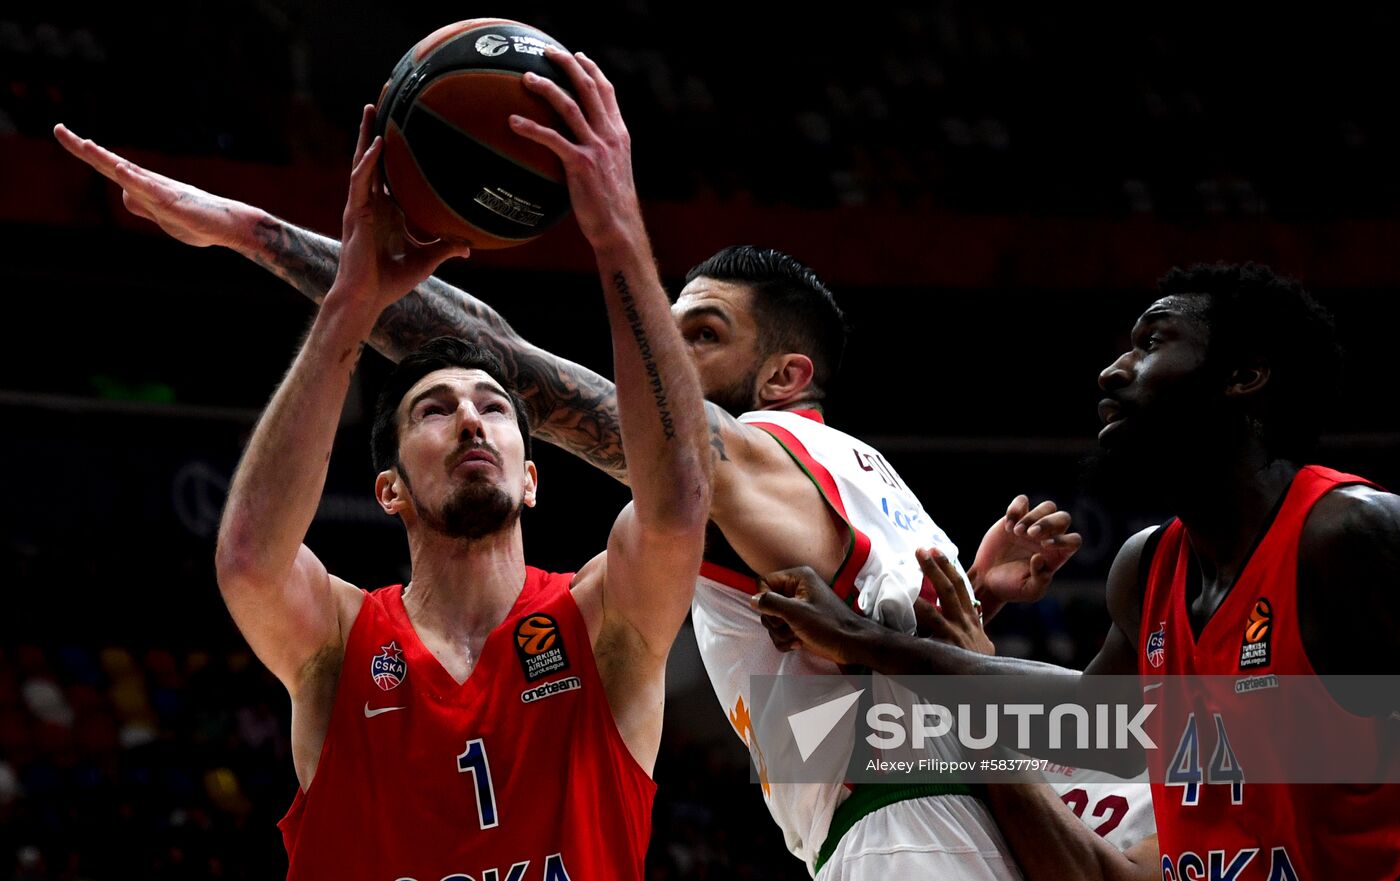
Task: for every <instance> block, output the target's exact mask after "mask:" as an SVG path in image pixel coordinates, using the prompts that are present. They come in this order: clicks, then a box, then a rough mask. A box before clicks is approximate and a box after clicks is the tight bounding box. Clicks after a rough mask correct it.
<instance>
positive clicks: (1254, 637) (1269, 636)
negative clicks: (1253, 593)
mask: <svg viewBox="0 0 1400 881" xmlns="http://www.w3.org/2000/svg"><path fill="white" fill-rule="evenodd" d="M1273 635H1274V607H1273V605H1272V604H1271V603H1270V602H1269V600H1268V599H1267V598H1266V597H1260V598H1259V599H1258V600H1257V601H1256V602H1255V603H1254V608H1253V609H1251V610H1250V613H1249V620H1248V621H1247V622H1245V625H1244V640H1243V642H1241V643H1240V669H1241V670H1247V669H1249V668H1251V667H1267V666H1269V656H1270V654H1271V652H1270V648H1269V647H1270V645H1271V644H1272V643H1273V641H1274V640H1273Z"/></svg>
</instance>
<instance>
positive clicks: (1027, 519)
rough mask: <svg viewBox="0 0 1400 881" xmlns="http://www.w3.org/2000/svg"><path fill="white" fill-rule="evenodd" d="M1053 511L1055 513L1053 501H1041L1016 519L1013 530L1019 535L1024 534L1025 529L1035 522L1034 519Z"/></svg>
mask: <svg viewBox="0 0 1400 881" xmlns="http://www.w3.org/2000/svg"><path fill="white" fill-rule="evenodd" d="M1053 513H1055V503H1054V502H1051V501H1044V502H1041V503H1040V504H1039V505H1036V506H1035V507H1034V508H1031V509H1030V510H1029V511H1027V512H1026V514H1025V516H1023V517H1022V518H1021V519H1020V520H1019V521H1017V523H1016V529H1015V532H1016V533H1017V534H1019V535H1025V534H1026V533H1027V531H1028V530H1029V529H1030V528H1031V527H1032V526H1034V525H1035V524H1036V521H1038V520H1040V518H1042V517H1047V516H1049V515H1050V514H1053Z"/></svg>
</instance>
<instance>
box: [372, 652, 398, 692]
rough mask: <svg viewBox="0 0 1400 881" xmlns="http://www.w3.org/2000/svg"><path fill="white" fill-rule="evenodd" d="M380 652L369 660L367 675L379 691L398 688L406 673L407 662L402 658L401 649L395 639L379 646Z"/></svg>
mask: <svg viewBox="0 0 1400 881" xmlns="http://www.w3.org/2000/svg"><path fill="white" fill-rule="evenodd" d="M379 651H380V654H377V655H375V656H374V657H373V658H371V659H370V662H369V675H370V676H371V677H373V678H374V684H375V685H377V686H379V689H380V690H381V691H389V690H391V689H394V688H398V687H399V685H401V684H402V683H403V680H404V677H406V676H407V675H408V662H407V661H405V660H404V659H403V649H401V648H399V644H398V642H396V641H390V643H389V644H388V645H381V646H380V647H379Z"/></svg>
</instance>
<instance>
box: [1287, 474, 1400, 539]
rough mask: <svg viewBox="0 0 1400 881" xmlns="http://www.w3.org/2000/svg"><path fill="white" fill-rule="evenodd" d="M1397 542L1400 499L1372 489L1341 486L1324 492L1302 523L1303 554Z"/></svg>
mask: <svg viewBox="0 0 1400 881" xmlns="http://www.w3.org/2000/svg"><path fill="white" fill-rule="evenodd" d="M1397 540H1400V496H1397V495H1396V494H1394V493H1389V492H1386V491H1384V490H1381V489H1377V488H1375V487H1372V486H1365V485H1361V484H1354V485H1351V486H1340V487H1337V488H1336V489H1334V490H1332V491H1331V492H1329V493H1327V494H1326V495H1325V496H1323V497H1322V498H1321V499H1318V501H1317V504H1316V505H1314V506H1313V509H1312V511H1310V512H1309V513H1308V518H1307V521H1306V522H1305V523H1304V524H1303V533H1302V540H1301V541H1302V543H1301V545H1300V550H1301V551H1302V552H1303V553H1304V554H1305V555H1313V554H1316V553H1319V552H1320V553H1322V554H1327V553H1329V552H1331V551H1335V550H1347V549H1356V548H1361V547H1367V546H1381V545H1387V544H1388V545H1394V544H1395V542H1396V541H1397Z"/></svg>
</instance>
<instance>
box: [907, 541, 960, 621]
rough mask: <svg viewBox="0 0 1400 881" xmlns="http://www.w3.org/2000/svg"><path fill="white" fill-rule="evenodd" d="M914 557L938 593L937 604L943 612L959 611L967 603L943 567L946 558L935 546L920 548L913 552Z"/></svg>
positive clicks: (953, 612)
mask: <svg viewBox="0 0 1400 881" xmlns="http://www.w3.org/2000/svg"><path fill="white" fill-rule="evenodd" d="M914 558H915V559H916V560H918V561H919V568H920V569H922V570H923V573H924V577H925V578H927V579H928V580H929V584H932V585H933V590H934V593H936V594H938V604H939V606H940V607H941V608H942V609H943V610H944V614H958V613H960V612H961V611H962V610H963V608H964V607H965V606H966V605H967V599H966V597H965V596H962V595H961V587H960V586H958V585H957V584H955V582H954V580H953V579H949V577H948V570H947V569H946V568H945V564H946V563H947V560H946V558H945V557H944V556H943V554H942V553H941V552H940V551H939V550H938V549H937V548H921V549H919V550H917V551H915V552H914ZM954 573H955V574H956V570H954Z"/></svg>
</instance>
